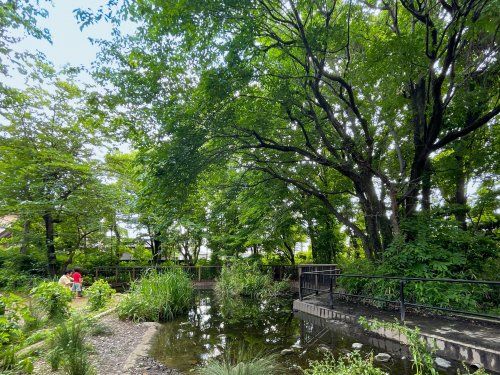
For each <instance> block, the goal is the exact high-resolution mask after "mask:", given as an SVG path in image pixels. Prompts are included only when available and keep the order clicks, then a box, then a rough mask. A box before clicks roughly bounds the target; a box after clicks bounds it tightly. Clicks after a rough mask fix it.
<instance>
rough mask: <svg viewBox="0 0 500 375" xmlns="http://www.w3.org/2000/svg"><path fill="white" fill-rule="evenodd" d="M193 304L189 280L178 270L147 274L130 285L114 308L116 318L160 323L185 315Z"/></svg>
mask: <svg viewBox="0 0 500 375" xmlns="http://www.w3.org/2000/svg"><path fill="white" fill-rule="evenodd" d="M192 302H193V286H192V284H191V280H190V279H189V277H188V276H187V275H186V273H185V272H183V271H182V270H181V269H180V268H172V269H167V270H165V271H164V272H156V271H151V272H149V273H147V274H146V275H144V276H143V277H142V278H141V279H140V280H138V281H134V282H133V283H132V285H131V286H130V291H129V293H128V294H127V295H126V296H125V297H124V298H123V299H122V300H121V301H120V303H119V304H118V315H119V317H120V318H122V319H125V318H128V319H133V320H135V321H155V322H163V321H168V320H171V319H173V318H174V317H176V316H178V315H180V314H182V313H185V312H186V311H187V310H188V309H189V307H191V305H192Z"/></svg>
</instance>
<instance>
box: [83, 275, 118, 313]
mask: <svg viewBox="0 0 500 375" xmlns="http://www.w3.org/2000/svg"><path fill="white" fill-rule="evenodd" d="M114 293H116V291H115V290H114V289H113V288H111V286H110V285H109V284H108V282H107V281H105V280H97V281H95V282H94V283H93V284H92V285H91V286H90V287H88V288H87V289H86V291H85V295H86V296H87V297H88V298H89V299H88V305H89V308H90V310H94V311H95V310H99V309H102V308H103V307H104V306H106V304H107V303H108V301H109V300H110V299H111V296H112V295H113V294H114Z"/></svg>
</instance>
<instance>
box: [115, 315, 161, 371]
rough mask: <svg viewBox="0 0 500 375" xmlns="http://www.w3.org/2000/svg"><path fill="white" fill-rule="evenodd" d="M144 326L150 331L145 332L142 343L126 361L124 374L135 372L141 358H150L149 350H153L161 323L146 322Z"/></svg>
mask: <svg viewBox="0 0 500 375" xmlns="http://www.w3.org/2000/svg"><path fill="white" fill-rule="evenodd" d="M142 324H144V325H147V326H148V329H147V330H146V332H144V335H143V336H142V340H141V342H140V343H139V344H138V345H137V346H136V347H135V349H134V350H133V351H132V353H130V354H129V356H128V357H127V359H126V360H125V362H124V364H123V373H125V374H128V373H130V371H132V370H134V368H135V367H136V365H137V362H138V360H139V359H140V358H143V357H147V356H148V353H149V350H150V349H151V345H152V341H153V337H154V336H155V334H156V332H157V331H158V329H159V328H160V327H161V324H160V323H155V322H146V323H142Z"/></svg>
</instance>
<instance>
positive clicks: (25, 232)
mask: <svg viewBox="0 0 500 375" xmlns="http://www.w3.org/2000/svg"><path fill="white" fill-rule="evenodd" d="M30 227H31V222H30V221H29V220H25V221H24V223H23V238H22V240H21V248H20V249H19V252H20V253H21V254H27V253H28V245H29V236H30Z"/></svg>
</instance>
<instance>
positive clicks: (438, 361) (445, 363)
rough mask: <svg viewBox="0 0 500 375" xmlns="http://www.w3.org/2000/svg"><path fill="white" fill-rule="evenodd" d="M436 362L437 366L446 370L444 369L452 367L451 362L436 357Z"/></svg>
mask: <svg viewBox="0 0 500 375" xmlns="http://www.w3.org/2000/svg"><path fill="white" fill-rule="evenodd" d="M434 362H436V365H438V366H439V367H441V368H444V369H447V368H450V367H451V362H450V361H447V360H446V359H444V358H441V357H436V359H435V360H434Z"/></svg>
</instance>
